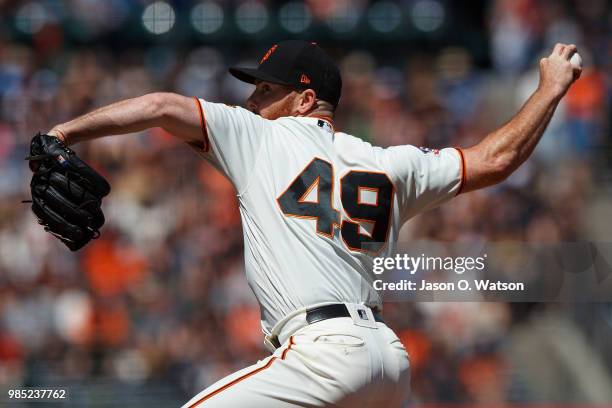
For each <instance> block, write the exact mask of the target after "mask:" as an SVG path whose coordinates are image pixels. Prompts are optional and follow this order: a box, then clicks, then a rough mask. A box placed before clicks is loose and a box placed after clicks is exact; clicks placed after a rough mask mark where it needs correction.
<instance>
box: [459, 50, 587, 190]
mask: <svg viewBox="0 0 612 408" xmlns="http://www.w3.org/2000/svg"><path fill="white" fill-rule="evenodd" d="M575 51H576V46H575V45H564V44H557V45H555V48H554V49H553V52H552V53H551V54H550V56H548V57H546V58H542V59H541V60H540V84H539V86H538V89H537V90H536V91H535V92H534V93H533V94H532V95H531V97H530V98H529V100H528V101H527V102H525V104H524V105H523V107H522V108H521V110H520V111H519V112H518V113H517V114H516V115H515V116H514V117H513V118H512V119H511V120H510V121H509V122H508V123H507V124H505V125H504V126H502V127H501V128H499V129H498V130H496V131H494V132H492V133H490V134H488V135H487V136H486V137H485V138H484V139H483V140H482V141H481V142H480V143H478V144H477V145H476V146H473V147H470V148H468V149H465V150H463V159H464V160H463V164H464V166H465V168H464V169H463V171H462V173H463V174H464V175H465V178H464V180H463V184H462V190H461V191H463V192H467V191H471V190H476V189H479V188H483V187H487V186H490V185H493V184H496V183H499V182H500V181H502V180H504V179H505V178H507V177H508V176H509V175H510V174H512V172H513V171H514V170H516V169H517V168H518V167H519V166H520V165H521V164H523V162H525V160H527V158H528V157H529V156H530V155H531V153H532V152H533V150H534V149H535V147H536V145H537V144H538V142H539V141H540V138H541V137H542V134H543V133H544V131H545V130H546V127H547V126H548V123H549V122H550V119H551V118H552V116H553V114H554V113H555V109H556V108H557V105H558V104H559V101H560V100H561V98H562V97H563V95H565V93H566V92H567V90H568V89H569V87H570V85H571V84H572V83H573V82H574V81H575V80H576V79H577V78H578V77H580V73H581V68H580V67H579V66H574V65H572V64H571V63H570V62H569V59H570V57H571V55H572V53H574V52H575Z"/></svg>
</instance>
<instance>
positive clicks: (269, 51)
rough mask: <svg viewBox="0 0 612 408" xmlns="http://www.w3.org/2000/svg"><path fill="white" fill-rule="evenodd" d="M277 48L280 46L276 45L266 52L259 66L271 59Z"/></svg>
mask: <svg viewBox="0 0 612 408" xmlns="http://www.w3.org/2000/svg"><path fill="white" fill-rule="evenodd" d="M277 48H278V44H274V45H273V46H272V47H271V48H270V49H269V50H268V51H266V53H265V54H264V56H263V58H262V59H261V61H259V65H261V64H263V62H264V61H265V60H267V59H268V58H270V55H272V53H273V52H274V51H276V49H277Z"/></svg>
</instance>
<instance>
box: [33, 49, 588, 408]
mask: <svg viewBox="0 0 612 408" xmlns="http://www.w3.org/2000/svg"><path fill="white" fill-rule="evenodd" d="M575 52H576V47H575V46H574V45H564V44H557V45H556V46H555V47H554V49H553V51H552V53H551V54H550V55H549V56H548V57H547V58H543V59H542V60H541V61H540V83H539V86H538V88H537V90H536V91H535V92H534V93H533V94H532V95H531V97H530V99H529V100H528V101H527V102H526V103H525V105H524V106H523V107H522V109H521V110H520V112H518V114H516V116H514V117H513V118H512V119H511V120H510V121H509V122H508V123H506V124H505V125H504V126H502V127H501V128H499V129H497V130H495V131H494V132H492V133H490V134H488V135H486V136H485V137H484V138H483V139H482V141H480V142H479V143H478V144H476V145H475V146H472V147H469V148H465V149H461V148H446V149H441V150H439V151H438V150H431V149H419V148H416V147H413V146H409V145H405V146H394V147H389V148H380V147H375V146H372V145H371V144H369V143H366V142H364V141H362V140H360V139H358V138H355V137H353V136H351V135H349V134H346V133H343V132H338V131H336V130H334V123H333V119H334V112H335V110H336V108H337V106H338V102H339V101H340V94H341V88H342V81H341V77H340V72H339V70H338V68H337V66H336V64H335V63H334V61H333V60H332V59H331V58H330V57H329V56H328V55H327V54H326V53H325V52H324V51H323V50H322V49H321V48H320V47H319V46H318V45H317V44H315V43H312V42H306V41H285V42H281V43H278V44H276V45H274V46H273V47H272V48H270V49H269V50H268V51H267V52H266V53H265V55H263V57H262V58H261V61H260V63H259V66H258V67H256V68H231V69H230V72H231V73H232V74H233V75H234V76H235V77H236V78H238V79H240V80H242V81H245V82H248V83H251V84H254V85H255V89H254V91H253V93H252V95H251V96H250V97H249V98H248V100H247V102H246V108H241V107H233V106H227V105H224V104H219V103H213V102H210V101H207V100H204V99H200V98H197V97H186V96H181V95H177V94H173V93H152V94H147V95H144V96H141V97H138V98H134V99H129V100H124V101H120V102H117V103H115V104H112V105H109V106H105V107H102V108H100V109H98V110H96V111H94V112H91V113H89V114H86V115H84V116H81V117H79V118H76V119H74V120H72V121H70V122H67V123H62V124H58V125H56V126H55V127H53V128H52V130H50V131H49V132H48V133H47V134H46V135H37V136H36V137H35V138H34V139H33V141H32V145H31V156H30V166H31V168H32V170H33V172H34V176H33V178H32V201H33V203H32V208H33V210H34V212H35V214H36V216H37V218H38V220H39V222H40V223H41V224H43V225H44V226H45V229H46V230H48V231H49V232H51V233H53V234H54V235H56V236H57V237H58V238H59V239H61V240H62V241H63V242H64V243H65V244H66V245H67V246H68V247H69V248H70V249H72V250H78V249H79V248H81V247H82V246H83V245H85V244H86V243H87V242H88V241H89V240H91V239H94V238H96V236H97V235H98V234H99V232H98V230H99V228H100V227H101V226H102V224H103V223H104V217H103V215H102V212H101V210H100V208H101V207H100V203H101V199H102V197H104V196H105V195H107V194H108V193H109V191H110V186H109V185H108V184H107V183H106V181H105V180H104V179H103V178H101V177H100V176H99V175H98V174H97V173H96V172H95V171H94V170H93V169H91V168H90V167H89V166H87V165H86V164H85V163H84V162H82V161H81V160H79V159H78V157H76V154H75V153H74V152H73V151H72V150H71V149H70V148H69V147H68V146H69V145H72V144H74V143H77V142H81V141H86V140H92V139H95V138H99V137H103V136H108V135H117V134H125V133H131V132H137V131H141V130H144V129H147V128H152V127H162V128H164V129H165V130H167V131H168V132H170V133H171V134H173V135H175V136H176V137H178V138H180V139H181V140H183V141H185V142H186V143H187V144H188V145H189V146H190V147H191V148H192V149H195V150H196V151H197V152H198V153H199V154H200V155H201V156H202V157H203V158H204V159H205V160H207V161H209V162H210V163H212V164H213V165H214V166H215V167H216V168H218V169H219V170H220V171H221V172H223V174H225V175H226V176H227V178H228V179H229V180H231V182H232V183H233V185H234V186H235V188H236V191H237V193H238V198H239V205H240V214H241V216H242V227H243V233H244V243H245V265H246V277H247V280H248V283H249V285H250V287H251V288H252V290H253V292H254V293H255V296H256V297H257V300H258V301H259V304H260V307H261V324H262V328H263V332H264V333H265V341H264V343H265V345H266V347H267V348H268V349H269V350H270V352H271V355H270V356H269V357H267V358H265V359H263V360H261V361H259V362H257V363H255V364H254V365H252V366H250V367H247V368H245V369H243V370H241V371H238V372H236V373H234V374H232V375H230V376H228V377H226V378H224V379H221V380H219V381H218V382H217V383H215V384H213V385H211V386H210V387H208V388H207V389H205V390H203V391H202V392H200V393H199V394H197V395H196V396H194V397H193V398H192V399H191V400H190V401H188V402H187V403H186V404H185V405H184V407H188V408H195V407H209V408H213V407H266V408H268V407H298V406H299V407H304V406H307V407H327V406H343V407H382V406H389V407H390V406H394V407H395V406H402V404H403V403H404V401H406V398H407V396H408V393H409V372H410V370H409V359H408V355H407V353H406V351H405V349H404V346H403V345H402V344H401V342H400V341H399V339H398V338H397V336H396V335H395V334H394V332H393V331H392V330H391V329H390V328H389V327H387V326H386V325H385V323H384V321H383V317H382V304H381V298H380V296H379V295H378V294H377V292H376V291H375V290H374V289H373V287H372V284H371V283H372V281H373V274H372V263H373V258H374V257H376V256H390V255H391V254H392V252H393V250H394V243H395V241H396V239H397V236H398V232H399V230H400V227H401V226H402V224H403V223H404V222H406V220H408V219H409V218H411V217H412V216H414V215H416V214H418V213H420V212H423V211H426V210H428V209H431V208H433V207H435V206H437V205H439V204H441V203H443V202H445V201H447V200H449V199H451V198H452V197H454V196H456V195H457V194H459V193H466V192H469V191H472V190H476V189H479V188H483V187H486V186H490V185H493V184H495V183H498V182H500V181H502V180H504V179H505V178H506V177H508V175H510V174H511V173H512V172H513V171H514V170H515V169H516V168H517V167H519V166H520V165H521V163H523V162H524V161H525V160H526V159H527V158H528V157H529V155H530V154H531V152H532V151H533V149H534V148H535V146H536V144H537V143H538V141H539V139H540V137H541V136H542V133H543V132H544V130H545V128H546V126H547V124H548V122H549V120H550V118H551V117H552V115H553V112H554V111H555V108H556V106H557V104H558V103H559V101H560V99H561V98H562V97H563V95H564V94H565V93H566V91H567V90H568V88H569V86H570V85H571V84H572V83H573V81H574V80H575V79H576V78H578V76H579V75H580V68H577V67H574V66H572V65H571V64H570V62H569V59H570V58H571V56H572V55H573V54H574V53H575Z"/></svg>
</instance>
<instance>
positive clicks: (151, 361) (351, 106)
mask: <svg viewBox="0 0 612 408" xmlns="http://www.w3.org/2000/svg"><path fill="white" fill-rule="evenodd" d="M569 5H570V7H566V6H567V4H565V3H561V2H554V1H548V2H547V1H544V2H536V1H529V0H521V1H509V0H497V1H493V2H491V4H490V10H489V11H488V24H489V26H488V30H489V33H488V35H489V40H490V43H489V44H490V49H489V54H490V66H489V67H487V68H483V67H478V66H476V65H475V63H474V61H473V60H472V57H471V54H470V52H468V50H466V49H464V48H461V47H455V46H447V47H440V49H436V50H428V49H422V50H420V49H418V48H417V49H414V48H413V47H410V46H406V48H407V49H409V50H410V51H409V52H407V53H406V54H405V55H398V54H397V53H393V54H390V51H389V50H386V48H385V46H384V44H382V45H381V46H380V48H379V49H376V50H357V51H355V50H352V49H350V48H347V47H342V48H340V47H338V46H335V45H334V44H332V43H330V44H321V45H323V46H324V47H326V48H327V49H329V51H330V53H331V54H332V55H333V56H334V57H335V58H336V59H337V61H338V63H339V65H340V67H341V70H342V73H343V80H344V88H343V95H342V99H341V102H340V107H339V109H338V112H337V118H336V123H335V124H336V127H337V128H338V129H340V130H342V131H344V132H347V133H350V134H353V135H355V136H358V137H361V138H363V139H365V140H368V141H371V142H372V143H374V144H377V145H381V146H389V145H395V144H413V145H416V146H428V147H432V148H441V147H446V146H463V147H467V146H470V145H472V144H474V143H476V142H477V141H478V140H479V139H480V138H482V137H483V136H484V135H485V134H486V133H487V132H489V131H491V130H493V129H495V128H496V127H498V126H500V125H501V124H503V123H504V122H505V121H507V120H508V119H509V118H510V117H511V116H512V115H513V114H514V113H515V112H516V111H517V110H518V109H519V108H520V106H521V105H522V103H523V102H524V101H525V100H526V99H527V97H528V96H529V94H530V93H531V92H532V91H533V90H534V89H535V88H536V87H537V81H538V71H537V66H538V64H537V61H538V60H539V58H541V57H542V56H544V55H545V54H546V53H547V52H550V50H551V49H552V47H553V46H554V43H555V42H571V43H575V44H577V45H578V47H579V51H580V54H581V55H582V58H583V61H584V66H585V68H584V71H583V73H582V77H581V78H580V80H579V81H578V82H577V83H576V84H575V85H574V86H573V87H572V88H571V90H570V91H569V93H568V94H567V96H566V97H565V99H564V100H563V102H562V103H561V105H560V107H559V109H558V110H557V113H556V114H555V117H554V118H553V120H552V122H551V125H550V127H549V129H548V131H547V132H546V134H545V135H544V137H543V140H542V141H541V143H540V145H539V146H538V147H537V149H536V151H535V153H534V155H533V157H532V158H531V159H530V160H529V161H528V162H527V163H526V164H525V165H524V166H523V167H521V168H520V169H519V170H518V171H517V172H516V173H515V174H514V175H512V176H511V177H510V178H509V179H508V180H506V181H505V182H504V183H502V184H501V185H499V186H496V187H494V188H489V189H486V190H482V191H478V192H474V193H470V194H466V195H462V196H459V197H458V198H456V199H454V200H453V201H451V202H450V203H447V204H445V205H444V206H442V207H440V208H439V209H437V210H434V211H431V212H428V213H426V214H424V215H421V216H418V217H416V218H415V219H414V220H412V221H410V222H409V223H408V224H407V225H406V227H405V228H404V229H403V230H402V234H401V241H402V244H403V245H404V246H408V245H409V242H410V241H411V240H415V239H430V240H440V241H460V242H471V241H504V240H507V241H528V242H551V243H554V242H563V241H577V240H593V241H598V240H599V241H605V240H609V232H610V230H609V229H607V228H606V225H607V226H609V220H610V219H612V209H611V207H610V205H609V204H608V203H609V201H610V200H609V199H610V187H612V177H610V174H611V170H612V167H611V166H612V163H610V162H609V158H610V153H609V152H610V144H611V143H610V136H609V132H610V117H611V107H610V106H611V101H612V66H611V64H612V62H611V61H612V59H610V56H611V55H612V42H611V41H610V30H609V26H610V16H611V14H610V13H611V11H610V8H609V7H608V8H606V7H607V6H606V2H605V1H602V2H598V1H590V2H578V1H576V2H573V3H571V2H570V3H569ZM570 10H571V11H570ZM268 45H269V44H264V45H262V46H260V47H251V48H248V49H237V48H232V47H223V48H221V47H209V46H201V47H195V48H192V49H181V48H180V47H168V46H161V45H160V46H152V47H147V48H140V49H133V48H126V49H114V48H113V49H111V48H108V47H105V46H104V45H103V44H102V45H97V46H95V47H90V46H88V47H81V48H79V47H59V48H58V49H56V50H55V51H54V52H53V53H51V54H49V53H47V52H46V48H45V47H46V45H45V42H44V41H43V42H42V43H35V44H33V45H25V44H21V43H18V42H15V41H12V40H8V39H6V38H3V37H2V36H0V172H1V174H2V177H1V178H0V386H2V387H5V386H11V385H16V386H21V385H34V384H47V383H60V384H62V383H64V384H67V383H70V382H71V381H80V380H83V379H85V380H90V381H92V382H96V381H98V380H99V381H102V380H104V381H113V384H118V383H124V384H129V385H132V386H142V387H146V386H147V385H148V384H155V383H164V384H166V385H167V384H170V385H172V386H173V387H175V390H176V395H177V396H178V397H177V398H179V399H177V400H176V402H177V403H178V402H180V401H181V400H180V397H183V398H184V401H186V400H187V399H188V398H189V397H190V396H192V395H193V394H195V393H196V392H198V391H199V390H201V389H203V388H205V387H206V386H207V385H210V384H211V383H212V382H214V381H216V380H217V379H219V378H221V377H223V376H224V375H226V374H229V373H231V372H233V371H235V370H237V369H239V368H243V367H245V366H247V365H249V364H252V363H253V362H255V361H256V360H257V359H259V358H262V357H263V356H265V355H266V352H265V351H264V349H263V347H262V336H261V333H260V327H259V310H258V306H257V304H256V303H255V300H254V298H253V295H252V293H251V291H250V289H249V288H248V286H247V285H246V282H245V279H244V276H243V275H244V270H243V254H242V231H241V226H240V219H239V214H238V211H237V207H236V198H235V191H234V189H233V187H232V186H231V184H229V183H228V182H227V181H226V180H225V179H224V178H223V176H221V175H220V174H219V173H217V172H215V171H214V170H213V169H212V167H211V166H210V165H208V164H207V163H206V162H204V161H203V160H201V159H200V158H199V157H198V156H197V155H196V154H195V153H193V152H191V151H190V150H189V148H188V147H187V146H185V145H184V144H182V143H181V142H179V141H177V140H176V139H174V138H173V137H172V136H171V135H169V134H167V133H165V132H164V131H163V130H161V129H151V130H149V131H146V132H142V133H138V134H132V135H126V136H117V137H111V138H105V139H100V140H96V141H94V142H90V143H86V144H81V145H77V146H76V147H75V150H76V151H77V152H78V153H79V154H80V155H82V157H83V158H84V159H85V160H87V161H88V162H89V163H91V164H92V165H93V166H94V167H95V168H97V169H99V170H100V171H101V172H102V173H103V174H104V175H105V176H106V177H107V178H108V179H109V180H110V182H111V184H112V187H113V191H112V193H111V195H110V196H109V197H108V198H107V199H106V200H105V207H104V208H105V213H106V215H107V224H106V225H105V227H104V228H103V230H102V236H101V237H100V238H99V239H98V240H96V241H93V242H92V243H91V244H90V245H89V246H88V247H86V248H85V249H83V250H82V251H80V252H78V253H76V254H75V253H71V252H69V251H68V250H67V249H66V248H64V247H62V245H61V244H59V243H58V241H57V240H55V239H54V238H53V237H51V236H50V235H49V234H46V233H44V232H43V231H42V228H41V227H40V226H39V225H37V224H36V222H35V219H34V217H33V215H32V214H31V212H30V210H29V206H28V205H27V204H21V203H20V201H21V200H24V199H27V198H28V196H29V177H30V173H29V170H28V168H27V165H26V162H25V161H24V156H25V155H26V152H27V146H28V142H29V139H30V137H31V136H32V135H33V134H34V133H35V132H37V131H43V132H44V131H46V130H49V129H50V128H51V127H52V126H53V125H55V124H58V123H61V122H63V121H67V120H70V119H72V118H74V117H76V116H78V115H80V114H83V113H85V112H88V111H90V110H92V109H94V108H96V107H99V106H102V105H105V104H108V103H111V102H113V101H117V100H119V99H124V98H130V97H135V96H139V95H142V94H145V93H147V92H152V91H160V90H163V91H174V92H178V93H182V94H186V95H197V96H199V97H203V98H205V99H208V100H211V101H219V102H226V103H231V104H242V103H243V102H244V100H245V99H246V97H247V95H248V93H249V92H250V87H249V86H248V85H245V84H242V83H240V82H239V81H237V80H235V79H233V78H231V77H230V76H229V75H228V74H227V70H226V68H227V66H228V65H231V64H234V63H239V62H240V63H243V64H255V63H256V61H257V60H258V57H259V56H260V55H259V54H260V53H261V52H263V51H265V49H266V48H267V46H268ZM394 50H395V51H397V48H395V49H394ZM606 220H608V221H606ZM604 306H605V305H579V306H572V305H552V306H551V305H532V304H529V305H524V304H501V303H421V304H406V303H388V304H386V305H385V319H386V321H387V322H388V324H389V325H390V326H391V327H392V328H394V329H395V330H397V332H398V334H399V335H400V337H401V339H402V340H403V342H404V344H405V345H406V347H407V349H408V350H409V352H410V354H411V359H412V362H411V364H412V369H413V376H412V390H413V392H412V398H413V401H415V402H459V403H483V404H491V403H501V402H508V401H511V402H525V401H533V400H536V401H538V400H539V401H542V400H544V401H552V402H554V401H557V402H568V401H573V402H601V401H602V399H605V398H607V396H608V397H609V394H606V393H605V392H606V391H605V390H603V391H602V390H599V391H593V390H592V388H593V387H591V388H589V389H587V388H588V387H587V388H585V389H582V388H580V387H581V383H580V381H578V380H576V379H575V378H574V376H573V375H575V374H573V373H572V371H571V370H570V369H569V368H568V366H567V365H569V363H572V364H573V363H575V362H574V361H573V360H572V358H573V357H571V356H566V355H565V354H563V353H562V351H561V350H562V349H563V347H561V346H560V345H559V346H558V348H559V350H560V351H559V352H554V350H556V348H555V346H554V345H555V344H558V342H562V341H569V340H567V339H571V341H572V342H571V343H568V344H571V345H572V347H573V349H574V350H576V349H577V350H582V354H579V355H580V356H581V361H582V363H584V362H585V361H587V362H591V360H592V364H591V365H589V366H588V367H589V368H585V370H588V369H590V370H595V371H594V372H596V373H599V375H600V378H601V376H604V377H603V378H604V379H605V378H608V379H609V378H610V375H611V374H612V357H611V356H612V353H611V351H612V350H610V344H611V343H612V342H610V339H611V338H612V309H610V308H605V307H604ZM547 328H550V331H546V329H547ZM555 330H556V331H555ZM547 345H548V346H547ZM534 350H540V351H538V352H535V351H534ZM602 356H603V357H602ZM589 359H590V360H589ZM579 363H580V362H578V363H576V364H579ZM546 365H548V367H560V368H558V369H555V370H554V371H555V372H554V374H555V375H553V373H549V375H544V374H542V368H541V366H546ZM593 367H595V368H593ZM538 369H540V371H538ZM564 370H566V371H564ZM597 370H599V371H597ZM590 372H591V371H586V372H584V371H583V373H584V375H586V376H588V375H590V374H589V373H590ZM534 373H540V375H539V376H538V375H536V374H534ZM606 376H607V377H606ZM554 381H557V382H554ZM568 384H569V385H568ZM608 384H609V383H608ZM598 392H599V393H598ZM608 392H609V390H608ZM611 398H612V397H611ZM607 402H608V403H609V402H612V401H611V400H607ZM151 406H152V405H151Z"/></svg>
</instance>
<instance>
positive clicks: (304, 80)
mask: <svg viewBox="0 0 612 408" xmlns="http://www.w3.org/2000/svg"><path fill="white" fill-rule="evenodd" d="M300 83H301V84H309V83H310V78H308V75H306V74H302V76H301V77H300Z"/></svg>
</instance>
